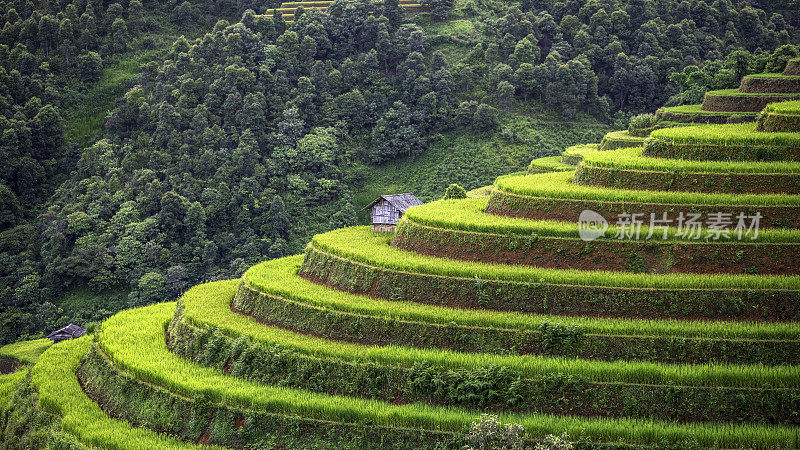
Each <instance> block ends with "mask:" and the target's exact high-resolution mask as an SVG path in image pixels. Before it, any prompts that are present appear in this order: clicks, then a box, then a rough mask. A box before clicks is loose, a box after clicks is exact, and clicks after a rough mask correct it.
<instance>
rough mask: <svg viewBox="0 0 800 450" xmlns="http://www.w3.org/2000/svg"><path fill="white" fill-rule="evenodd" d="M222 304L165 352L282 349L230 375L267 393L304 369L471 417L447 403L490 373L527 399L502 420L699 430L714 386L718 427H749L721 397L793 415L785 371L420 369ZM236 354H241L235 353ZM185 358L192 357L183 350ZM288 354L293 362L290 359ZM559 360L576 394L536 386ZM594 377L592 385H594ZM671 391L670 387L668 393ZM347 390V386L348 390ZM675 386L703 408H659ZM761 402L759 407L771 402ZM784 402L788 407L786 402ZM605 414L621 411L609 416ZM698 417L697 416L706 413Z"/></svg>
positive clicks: (183, 326) (532, 360)
mask: <svg viewBox="0 0 800 450" xmlns="http://www.w3.org/2000/svg"><path fill="white" fill-rule="evenodd" d="M234 302H235V301H234ZM225 303H226V302H223V304H221V305H220V311H221V312H222V311H223V310H224V311H225V312H223V313H222V314H224V315H223V316H221V317H220V316H217V317H211V316H205V319H202V318H199V317H198V316H193V317H191V318H190V317H189V316H190V315H191V314H192V311H191V309H192V307H191V305H187V306H186V307H185V308H188V309H189V311H188V312H187V311H186V309H185V310H184V312H183V316H180V315H177V316H176V317H175V318H174V319H173V321H172V322H171V323H170V326H169V338H168V347H170V348H175V349H178V350H179V351H182V352H183V353H182V354H183V357H185V358H187V359H189V360H192V361H194V362H197V363H200V364H203V365H207V366H211V367H214V368H218V369H219V368H220V365H221V363H220V362H221V361H232V367H233V366H236V367H241V366H242V364H241V361H244V360H250V359H251V358H253V357H255V359H256V360H263V359H265V358H266V359H267V360H269V359H271V358H274V356H270V355H274V353H275V348H276V346H278V348H281V352H282V353H283V354H284V355H285V356H284V357H283V358H282V359H283V360H284V361H286V362H287V363H286V364H282V367H281V370H280V371H276V370H275V369H274V368H271V367H270V366H268V365H267V366H256V367H249V368H248V370H246V371H244V372H242V371H240V370H230V373H231V375H233V376H234V377H237V378H238V377H241V378H246V379H248V380H253V381H256V380H257V381H258V382H261V383H265V384H268V385H275V384H283V383H285V381H286V380H287V379H295V380H297V379H298V378H299V377H298V376H297V375H296V374H295V373H296V372H304V371H306V370H307V369H306V366H307V365H309V364H313V366H314V367H316V368H318V370H322V371H324V372H325V373H326V374H327V375H328V377H327V378H326V379H315V380H310V382H303V381H299V382H298V384H299V386H300V387H303V388H306V389H308V390H310V391H313V392H319V393H331V392H336V394H337V395H346V396H350V395H360V396H362V397H364V398H369V399H374V400H378V401H385V400H389V399H396V400H395V401H396V402H398V403H399V404H400V405H408V404H410V403H411V402H415V403H420V402H425V403H428V404H431V405H437V404H440V403H442V400H445V397H446V400H445V402H444V403H446V404H448V405H450V406H452V407H457V408H463V409H464V410H466V411H469V410H475V409H477V408H476V406H478V404H476V402H475V401H473V400H470V397H469V396H461V397H457V396H453V395H450V392H451V390H452V389H453V388H456V386H457V385H460V384H461V383H463V377H467V378H469V374H470V373H477V372H480V371H483V370H489V371H495V372H498V373H506V374H507V375H506V376H505V377H504V376H502V375H500V376H499V377H498V378H497V379H496V381H495V386H494V387H493V389H496V390H499V391H500V392H499V393H498V395H499V397H500V398H501V399H502V398H503V393H502V391H503V390H504V388H505V387H506V386H507V385H506V383H508V381H504V380H503V378H506V379H507V380H514V379H515V380H516V381H514V383H516V386H517V387H516V389H517V390H518V393H519V394H521V395H522V399H519V401H518V402H515V403H514V404H512V405H509V404H508V403H506V404H505V405H504V404H502V403H503V402H495V404H494V405H493V409H494V410H496V411H504V410H505V411H509V412H512V411H513V412H518V413H523V414H527V413H531V412H534V411H537V412H544V413H551V412H564V413H567V414H576V415H586V414H590V415H592V416H595V415H599V416H608V417H639V416H642V415H643V412H619V410H618V408H616V407H610V408H609V407H608V406H609V405H603V406H600V405H596V404H595V406H590V405H589V403H590V402H592V400H593V398H594V397H601V398H615V399H616V401H617V402H620V401H626V402H628V401H636V402H637V403H639V404H641V403H643V402H647V403H648V404H650V407H649V408H646V409H648V410H649V411H648V413H651V412H653V411H654V410H655V409H656V408H659V410H658V411H657V412H654V413H652V415H653V416H655V417H657V418H659V419H667V420H677V421H680V422H689V421H692V422H694V421H697V422H702V421H705V420H707V418H708V417H709V415H708V413H707V412H706V409H707V408H704V407H703V406H704V405H703V404H705V403H707V402H708V401H709V400H710V398H709V396H708V393H707V391H708V389H707V388H709V387H713V388H714V390H715V391H717V392H715V393H714V395H713V396H712V398H714V401H715V402H716V405H715V406H716V408H715V409H716V411H715V418H716V420H720V421H721V420H727V418H728V417H730V418H731V420H729V421H730V422H740V423H744V422H750V421H751V420H752V419H740V418H739V417H740V416H741V414H739V413H738V412H736V413H735V414H733V415H731V411H739V410H741V409H744V408H741V406H739V404H738V401H736V405H735V407H734V408H731V407H730V406H731V405H730V403H731V402H730V400H728V401H725V400H719V399H718V397H717V394H718V393H720V392H725V391H727V392H729V393H734V392H735V393H736V394H737V395H738V396H741V397H745V398H746V397H751V398H754V397H755V396H764V397H769V398H770V400H771V401H769V402H766V401H765V403H770V406H764V405H763V404H761V405H758V406H755V407H751V408H749V411H748V415H749V416H750V417H753V418H754V417H759V416H761V415H763V414H764V412H767V411H769V413H768V415H770V416H772V417H771V418H769V419H766V420H767V421H769V422H772V423H780V422H781V421H782V418H783V417H787V416H790V415H791V414H787V412H786V411H784V412H783V413H780V412H779V413H777V414H776V415H773V412H772V411H773V410H775V409H776V408H777V406H778V405H777V404H781V403H784V402H785V401H786V400H788V399H789V398H791V397H790V395H786V393H785V392H783V391H784V388H783V387H778V386H785V385H786V384H788V383H791V380H792V379H793V378H794V375H791V374H786V373H784V374H781V375H778V373H779V372H780V371H782V368H762V367H761V366H733V367H731V368H721V369H718V368H716V367H714V366H685V365H681V366H677V367H680V368H681V370H682V372H683V375H682V376H680V377H676V376H675V375H673V374H670V373H669V372H670V368H671V367H674V366H667V365H659V364H651V363H634V362H631V363H629V364H630V366H631V368H634V367H636V368H637V369H645V368H646V369H649V370H650V371H651V374H650V375H645V376H641V375H633V374H632V373H627V374H626V373H622V372H620V371H615V370H613V369H612V370H611V371H609V370H608V369H610V368H612V366H610V365H609V364H608V363H604V362H599V361H586V360H581V359H566V360H564V359H558V360H556V359H553V358H547V357H538V356H529V355H520V356H517V355H505V356H499V355H492V356H491V357H489V356H488V355H484V354H480V353H477V354H476V353H452V352H439V351H437V350H426V349H420V350H417V351H416V358H415V361H410V360H409V359H408V358H407V357H406V356H405V355H404V354H405V352H403V353H399V352H398V351H396V350H404V351H405V350H406V349H405V348H396V347H395V348H391V347H390V348H386V347H375V346H362V345H353V344H347V343H341V342H340V341H330V340H326V339H320V338H314V337H308V338H307V339H306V340H305V342H300V341H298V340H296V339H295V340H292V341H291V342H289V343H288V344H287V345H285V346H284V345H282V344H280V342H283V341H282V340H281V339H280V338H276V337H274V336H276V335H277V334H283V335H285V336H292V335H293V333H289V332H286V331H283V330H282V329H279V328H275V327H273V326H271V325H270V326H261V327H260V328H257V329H254V328H249V327H248V328H245V327H241V326H238V325H236V324H235V321H238V320H241V319H248V317H246V316H244V317H243V316H239V317H227V318H226V317H225V316H236V313H234V312H232V311H230V309H229V307H228V305H227V304H225ZM220 319H223V320H220ZM194 324H198V325H194ZM214 328H216V329H218V330H220V331H219V332H217V333H216V335H215V333H213V332H210V331H204V330H210V329H214ZM243 335H244V336H249V337H250V338H251V339H252V342H253V343H252V344H250V345H247V344H243V343H242V342H243V341H242V340H241V339H238V340H237V339H236V338H234V336H243ZM226 336H230V337H226ZM223 342H224V344H223ZM237 345H239V346H240V348H239V349H236V350H233V349H234V347H236V346H237ZM220 347H222V348H224V349H226V350H222V352H221V355H220V357H219V358H218V359H209V358H207V357H206V355H207V354H208V353H209V351H212V350H211V349H214V348H220ZM184 349H190V350H189V351H185V350H184ZM227 349H230V350H227ZM395 349H396V350H395ZM226 352H229V354H227V355H226ZM248 354H249V355H248ZM229 355H230V356H229ZM288 355H291V356H290V357H288V358H287V356H288ZM556 361H558V362H560V363H561V364H560V365H561V368H559V369H556V370H559V372H560V373H562V374H565V375H570V376H572V377H574V378H576V379H578V380H580V382H579V383H578V384H579V386H580V387H577V386H576V387H572V388H570V387H567V388H566V389H563V388H559V387H556V388H555V389H554V388H552V387H551V388H547V387H545V386H539V380H542V379H543V378H544V379H546V378H548V376H549V373H550V372H552V370H553V369H554V368H555V367H557V366H555V365H554V364H553V363H554V362H556ZM412 363H413V364H412ZM419 364H424V365H425V369H422V371H421V372H423V373H425V374H426V375H425V376H427V377H437V378H438V380H437V381H431V382H432V383H435V384H436V385H437V386H438V387H437V389H436V390H432V389H427V387H426V386H425V384H426V383H425V381H422V380H420V379H419V376H420V375H421V374H420V373H419V372H420V369H419ZM589 367H594V368H595V369H593V371H592V372H593V374H592V375H591V376H589V375H588V373H587V372H586V369H588V368H589ZM734 368H736V369H739V368H741V369H743V370H751V371H752V370H754V369H755V371H756V373H755V376H752V377H750V378H752V380H745V379H741V380H738V381H735V382H733V384H730V383H728V382H727V381H723V380H720V379H711V378H710V377H706V375H705V374H706V373H709V372H710V373H709V375H712V374H713V375H723V374H725V373H726V372H729V371H730V370H731V369H734ZM598 369H599V370H598ZM604 369H605V370H604ZM736 369H734V370H736ZM454 371H458V372H460V373H461V375H459V376H453V373H454ZM364 372H368V373H369V374H370V378H371V383H370V384H371V386H370V388H368V389H364V387H365V386H363V387H362V386H360V385H361V384H362V383H364V379H363V375H362V374H364ZM714 372H716V373H714ZM759 372H760V373H759ZM701 374H703V375H701ZM773 375H778V379H774V380H770V381H767V382H766V383H767V384H765V385H762V384H761V383H762V382H763V381H764V379H765V378H767V377H770V376H773ZM590 377H596V378H597V381H594V380H593V379H592V378H590ZM781 379H782V380H781ZM641 381H646V382H647V386H642V383H641ZM343 382H344V383H343ZM345 383H346V384H345ZM673 383H674V384H673ZM754 383H758V386H754ZM669 384H673V385H672V386H667V385H669ZM343 385H344V386H349V387H343ZM675 385H678V386H679V387H677V389H678V390H679V391H680V392H681V394H682V395H683V394H685V395H686V396H688V397H691V398H693V400H694V402H695V403H696V404H697V406H698V407H699V408H690V409H691V410H692V411H691V412H689V411H688V410H684V411H680V412H677V411H676V410H677V409H678V408H683V405H679V406H677V407H676V405H674V403H673V404H672V405H671V406H668V405H665V404H664V400H663V398H662V399H659V396H660V394H661V392H663V391H664V390H665V389H676V387H675ZM753 387H756V389H753ZM530 390H535V392H536V395H532V394H533V392H529V391H530ZM793 390H794V389H792V388H790V390H789V391H788V392H793ZM798 392H800V390H798ZM564 395H566V396H568V397H571V398H573V399H574V402H575V403H573V404H572V405H570V407H569V409H568V410H566V411H563V410H561V409H560V408H563V405H558V406H555V405H556V404H559V403H560V402H559V401H558V400H557V399H559V398H563V396H564ZM653 397H655V398H653ZM764 397H759V398H762V399H763V400H766V399H765V398H764ZM782 398H783V399H786V400H782ZM623 399H624V400H623ZM737 400H738V399H737ZM668 401H670V400H668ZM787 406H788V405H785V404H784V405H782V408H784V409H787ZM600 408H605V412H601V411H600ZM609 409H610V410H615V411H613V412H608V410H609ZM697 409H700V411H698V410H697ZM723 418H725V419H723ZM787 422H788V423H791V422H792V421H791V419H790V420H788V421H787Z"/></svg>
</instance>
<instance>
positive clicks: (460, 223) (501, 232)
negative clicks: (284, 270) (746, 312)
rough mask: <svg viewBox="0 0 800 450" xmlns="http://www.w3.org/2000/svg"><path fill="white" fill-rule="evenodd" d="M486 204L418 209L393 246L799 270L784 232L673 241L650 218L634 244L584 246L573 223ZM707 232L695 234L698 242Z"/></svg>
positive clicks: (642, 266) (563, 260)
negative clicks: (500, 211)
mask: <svg viewBox="0 0 800 450" xmlns="http://www.w3.org/2000/svg"><path fill="white" fill-rule="evenodd" d="M485 205H486V201H485V200H482V201H479V200H465V201H459V202H445V203H440V202H434V203H432V204H428V205H425V206H422V207H418V208H416V211H413V212H411V213H408V214H407V219H406V220H405V221H402V222H401V223H400V225H399V226H398V230H397V234H396V235H395V237H394V239H393V240H392V246H393V247H396V248H398V249H401V250H405V251H410V252H415V253H419V254H424V255H429V256H435V257H444V258H451V259H456V260H462V261H476V262H482V263H488V264H514V265H523V266H534V267H541V268H549V269H558V270H570V269H575V270H605V271H610V272H611V271H613V272H620V273H632V272H642V273H649V274H656V273H662V274H668V273H697V274H720V273H728V274H751V275H752V274H764V275H787V276H793V275H796V274H797V273H798V272H800V255H798V254H797V252H798V251H800V239H795V240H791V239H792V237H790V236H793V235H792V234H790V233H778V235H781V234H784V235H786V238H787V240H785V241H783V242H758V241H756V242H753V241H751V240H749V239H745V241H739V240H737V238H736V236H735V233H734V236H733V240H728V241H724V240H723V241H707V240H704V239H696V240H693V239H691V238H690V237H685V238H682V237H681V236H676V235H677V234H678V230H677V229H676V228H674V225H675V221H673V223H672V225H673V228H672V229H670V230H667V232H666V233H665V232H664V230H661V229H654V230H653V233H652V236H651V235H650V233H649V230H648V221H649V220H650V219H649V218H645V219H644V220H643V222H644V224H643V226H642V229H641V230H640V232H639V236H638V237H637V238H634V237H631V238H625V237H623V231H624V230H623V229H621V228H620V227H615V226H612V227H610V228H609V229H608V230H606V232H605V233H604V235H603V236H601V237H599V238H597V239H594V240H593V241H591V242H587V241H585V240H583V239H581V236H580V232H579V231H578V226H577V224H569V223H537V222H532V223H528V224H525V223H524V222H525V221H522V220H516V221H515V220H513V219H501V218H496V217H493V216H491V215H487V214H483V213H482V208H483V207H485ZM426 209H428V210H430V211H426ZM446 210H450V211H452V212H453V218H452V220H432V221H426V220H425V219H426V218H427V217H431V216H433V215H435V214H438V213H440V212H441V211H446ZM520 222H522V223H520ZM503 225H506V226H503ZM526 225H527V226H526ZM733 226H734V225H732V226H731V229H733ZM484 230H485V231H484ZM707 233H708V230H703V231H698V235H699V236H701V237H702V236H703V235H706V234H707ZM648 236H650V238H647V237H648ZM772 236H775V235H774V234H773V235H770V233H767V234H766V235H763V234H762V237H767V238H770V237H772ZM709 255H714V259H713V260H712V259H711V258H710V257H709Z"/></svg>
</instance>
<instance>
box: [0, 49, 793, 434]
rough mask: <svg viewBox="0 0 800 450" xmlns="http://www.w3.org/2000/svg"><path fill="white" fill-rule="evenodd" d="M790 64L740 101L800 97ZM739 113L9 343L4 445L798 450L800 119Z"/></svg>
mask: <svg viewBox="0 0 800 450" xmlns="http://www.w3.org/2000/svg"><path fill="white" fill-rule="evenodd" d="M798 64H800V59H792V60H790V61H788V63H787V64H786V68H785V70H784V71H783V73H774V74H770V75H768V76H755V77H752V76H749V77H745V78H743V80H742V82H741V86H742V89H743V90H746V89H747V86H752V85H753V84H758V83H763V84H762V85H761V86H762V87H761V88H759V90H760V91H761V92H763V93H764V94H773V93H777V92H786V91H789V92H800V89H785V86H793V84H792V83H794V81H795V78H797V75H795V74H794V70H796V68H797V67H798ZM754 79H755V80H759V81H753V80H754ZM760 80H769V81H760ZM731 117H732V119H731V121H732V122H733V123H726V124H705V123H701V124H692V123H677V122H664V121H663V120H659V119H658V118H657V117H656V116H655V115H651V116H647V117H645V116H641V117H637V118H636V119H634V120H633V121H632V123H631V127H630V129H629V130H627V131H626V132H624V133H623V132H614V133H609V134H608V135H607V136H606V137H605V138H604V139H603V142H602V143H601V144H585V145H580V146H575V147H571V148H569V149H567V150H566V151H564V152H563V155H562V156H561V158H560V160H559V159H558V158H552V157H543V158H537V159H534V160H533V161H532V162H531V163H530V165H529V170H528V172H527V173H525V172H518V173H514V174H509V175H504V176H501V177H498V178H497V179H496V181H495V182H494V184H493V185H492V186H491V188H490V189H489V196H488V197H477V198H453V199H442V200H437V201H433V202H430V203H428V204H425V205H422V206H416V207H412V208H411V209H409V210H408V211H407V213H406V215H405V216H404V217H403V218H402V220H401V221H400V223H399V225H398V227H397V231H396V233H378V232H373V231H371V230H370V228H369V227H366V226H352V227H345V228H340V229H336V230H333V231H330V232H326V233H322V234H318V235H316V236H314V237H313V239H311V241H310V242H309V243H308V245H307V247H306V250H305V255H296V256H289V257H284V258H277V259H270V260H267V261H264V262H261V263H258V264H256V265H254V266H252V267H250V268H249V269H248V270H247V271H246V272H245V273H244V274H243V276H242V277H241V278H235V279H230V280H222V281H212V282H207V283H203V284H199V285H197V286H194V287H192V288H190V289H189V290H188V291H187V292H186V293H184V294H183V295H182V296H181V298H180V299H179V301H178V302H177V303H176V302H163V303H157V304H153V305H149V306H142V307H139V308H133V309H128V310H125V311H122V312H120V313H118V314H116V315H114V316H112V317H111V318H109V319H107V320H105V321H104V322H103V323H102V325H101V326H100V327H99V329H98V330H92V331H94V334H93V336H92V337H83V338H79V339H74V340H70V341H65V342H62V343H59V344H55V345H53V346H51V347H49V348H47V349H46V350H44V352H43V353H42V354H41V356H40V357H38V360H37V359H36V355H37V354H38V353H40V352H41V351H42V350H41V349H42V348H43V347H42V346H41V343H36V342H32V343H30V344H25V345H22V344H18V345H16V346H12V347H4V348H3V349H0V355H8V357H12V358H17V359H19V360H21V361H22V362H24V363H28V364H32V365H31V368H30V372H29V373H30V375H29V376H27V377H26V376H22V375H21V373H22V372H20V371H17V372H15V373H13V374H11V375H5V376H2V377H0V388H2V390H0V394H2V396H0V399H3V398H4V399H7V400H6V401H7V406H6V408H5V409H4V412H3V415H2V422H0V423H2V425H3V428H2V429H3V434H2V438H3V441H4V443H6V445H9V444H10V445H9V446H10V447H12V448H16V447H22V448H30V447H31V446H33V447H42V446H51V447H54V448H95V447H98V448H106V447H108V448H119V449H143V448H187V447H201V446H202V447H208V446H213V447H215V448H315V449H316V448H394V449H400V448H408V449H411V448H439V449H444V448H452V449H456V448H465V445H466V446H467V447H466V448H520V449H521V448H534V447H535V448H537V449H556V448H582V449H589V448H592V449H594V448H798V446H799V445H800V444H799V443H800V419H799V418H798V417H797V414H796V411H798V409H799V408H800V372H799V371H798V369H799V368H800V360H799V358H800V329H799V328H798V326H799V325H800V309H799V308H798V305H800V277H798V267H799V266H798V265H799V264H800V260H798V251H797V246H798V245H800V241H798V233H797V225H796V224H797V223H798V214H800V196H799V195H800V166H798V164H800V132H798V130H800V104H799V103H798V102H797V101H788V102H780V103H771V104H769V105H768V106H767V107H766V108H765V109H764V110H763V111H762V112H761V113H760V114H759V115H758V117H759V120H758V122H744V123H739V122H740V121H739V120H738V118H737V117H735V115H731ZM694 118H695V119H697V120H699V121H701V122H703V121H705V118H704V117H698V116H694ZM458 191H459V190H458V189H451V190H449V192H451V195H454V194H452V192H458ZM462 192H463V190H462ZM462 197H463V196H462ZM587 211H590V212H591V215H590V220H591V223H589V221H588V220H587V219H585V218H584V215H585V214H586V212H587ZM599 224H603V225H604V226H602V227H598V226H597V225H599ZM590 225H591V226H590ZM587 232H588V233H589V234H586V233H587ZM15 355H16V356H15ZM20 355H31V356H28V357H27V359H23V358H22V357H21V356H20ZM487 413H488V414H489V415H486V414H487ZM33 417H35V418H36V419H35V420H32V419H31V418H33Z"/></svg>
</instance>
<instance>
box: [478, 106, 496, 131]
mask: <svg viewBox="0 0 800 450" xmlns="http://www.w3.org/2000/svg"><path fill="white" fill-rule="evenodd" d="M497 125H498V121H497V110H496V109H494V108H492V107H491V106H489V105H487V104H486V103H481V104H480V105H478V108H477V109H476V110H475V116H474V117H473V120H472V126H473V127H474V128H475V130H477V131H492V130H494V129H495V128H497Z"/></svg>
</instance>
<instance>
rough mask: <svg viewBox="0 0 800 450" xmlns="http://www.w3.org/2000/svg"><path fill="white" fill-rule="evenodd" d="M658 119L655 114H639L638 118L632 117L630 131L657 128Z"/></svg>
mask: <svg viewBox="0 0 800 450" xmlns="http://www.w3.org/2000/svg"><path fill="white" fill-rule="evenodd" d="M656 123H658V119H657V118H656V116H655V114H639V115H638V116H633V117H631V121H630V124H629V125H628V131H632V130H645V129H648V128H652V127H654V126H656Z"/></svg>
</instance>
